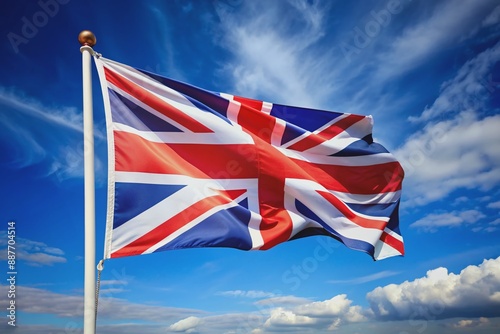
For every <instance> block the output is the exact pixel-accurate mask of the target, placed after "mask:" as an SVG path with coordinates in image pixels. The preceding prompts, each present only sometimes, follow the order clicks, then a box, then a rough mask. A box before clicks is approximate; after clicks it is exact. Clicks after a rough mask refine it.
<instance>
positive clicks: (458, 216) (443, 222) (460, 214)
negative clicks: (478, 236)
mask: <svg viewBox="0 0 500 334" xmlns="http://www.w3.org/2000/svg"><path fill="white" fill-rule="evenodd" d="M483 218H486V215H485V214H483V213H481V212H480V211H477V210H465V211H453V212H446V213H439V214H435V213H431V214H429V215H427V216H425V217H424V218H421V219H419V220H417V221H416V222H414V223H412V224H411V225H410V227H411V228H417V229H422V230H424V231H427V232H437V231H438V229H439V228H444V227H459V226H463V225H470V224H474V223H477V222H478V221H479V220H481V219H483Z"/></svg>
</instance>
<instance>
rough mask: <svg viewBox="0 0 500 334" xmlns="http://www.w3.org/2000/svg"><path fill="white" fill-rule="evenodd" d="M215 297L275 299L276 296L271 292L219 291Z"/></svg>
mask: <svg viewBox="0 0 500 334" xmlns="http://www.w3.org/2000/svg"><path fill="white" fill-rule="evenodd" d="M217 295H219V296H229V297H244V298H252V299H254V298H268V297H275V296H276V294H274V293H272V292H266V291H256V290H249V291H243V290H230V291H220V292H217Z"/></svg>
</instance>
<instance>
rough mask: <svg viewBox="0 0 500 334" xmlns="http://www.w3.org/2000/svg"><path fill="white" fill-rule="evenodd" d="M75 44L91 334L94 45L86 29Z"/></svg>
mask: <svg viewBox="0 0 500 334" xmlns="http://www.w3.org/2000/svg"><path fill="white" fill-rule="evenodd" d="M78 41H79V42H80V45H82V47H81V48H80V52H81V53H82V74H83V159H84V165H83V174H84V206H85V213H84V217H85V218H84V220H85V251H84V258H85V260H84V295H83V333H84V334H94V333H95V329H96V311H95V301H96V297H95V265H96V264H95V184H94V180H95V175H94V121H93V115H92V114H93V110H92V69H91V60H92V55H93V54H94V50H93V49H92V47H93V46H94V45H95V43H96V38H95V35H94V34H93V33H92V32H91V31H88V30H84V31H82V32H80V34H79V35H78Z"/></svg>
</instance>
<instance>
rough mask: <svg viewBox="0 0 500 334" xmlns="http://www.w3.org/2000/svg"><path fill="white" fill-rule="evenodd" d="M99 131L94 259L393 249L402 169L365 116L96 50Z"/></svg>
mask: <svg viewBox="0 0 500 334" xmlns="http://www.w3.org/2000/svg"><path fill="white" fill-rule="evenodd" d="M95 61H96V65H97V69H98V73H99V77H100V81H101V87H102V92H103V98H104V106H105V113H106V123H107V137H108V156H109V158H108V161H109V165H108V170H109V171H108V173H109V185H108V213H107V222H106V238H105V239H106V240H105V258H106V259H107V258H115V257H122V256H130V255H139V254H147V253H152V252H159V251H163V250H169V249H179V248H195V247H230V248H237V249H242V250H257V249H259V250H265V249H269V248H271V247H274V246H276V245H278V244H280V243H282V242H285V241H288V240H292V239H297V238H301V237H306V236H313V235H324V236H329V237H333V238H335V239H337V240H339V241H340V242H342V243H343V244H345V245H346V246H347V247H349V248H351V249H355V250H360V251H363V252H366V253H368V254H370V255H371V256H372V257H373V258H374V259H375V260H378V259H383V258H386V257H391V256H396V255H403V254H404V245H403V238H402V236H401V234H400V230H399V218H398V207H399V201H400V196H401V184H402V180H403V169H402V168H401V165H400V164H399V163H398V162H397V160H396V159H395V158H394V157H393V156H392V155H391V154H390V153H389V152H388V151H387V150H386V149H385V148H384V147H383V146H382V145H380V144H377V143H375V142H374V141H373V138H372V126H373V122H372V118H371V116H361V115H354V114H347V113H338V112H331V111H325V110H316V109H307V108H299V107H293V106H286V105H279V104H273V103H269V102H263V101H258V100H254V99H249V98H244V97H239V96H233V95H229V94H224V93H215V92H211V91H207V90H204V89H201V88H198V87H195V86H192V85H188V84H185V83H181V82H178V81H174V80H171V79H168V78H165V77H162V76H159V75H156V74H153V73H149V72H146V71H142V70H139V69H135V68H132V67H130V66H127V65H123V64H120V63H117V62H114V61H111V60H109V59H106V58H103V57H99V58H96V59H95Z"/></svg>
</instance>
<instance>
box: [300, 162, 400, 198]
mask: <svg viewBox="0 0 500 334" xmlns="http://www.w3.org/2000/svg"><path fill="white" fill-rule="evenodd" d="M367 159H368V161H369V159H370V157H369V156H367ZM293 160H294V162H295V164H297V165H298V166H299V167H300V168H301V169H302V170H303V171H304V172H305V173H307V174H309V178H310V179H313V180H315V181H316V182H318V183H319V184H321V185H323V186H324V187H325V188H327V189H328V190H335V191H341V192H349V193H352V194H360V195H361V194H366V195H369V194H377V193H385V192H393V191H397V190H401V186H402V181H403V175H404V172H403V168H402V167H401V165H400V164H399V163H398V162H387V163H383V164H377V165H369V166H338V165H324V164H314V163H311V162H306V161H302V160H296V159H293Z"/></svg>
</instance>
